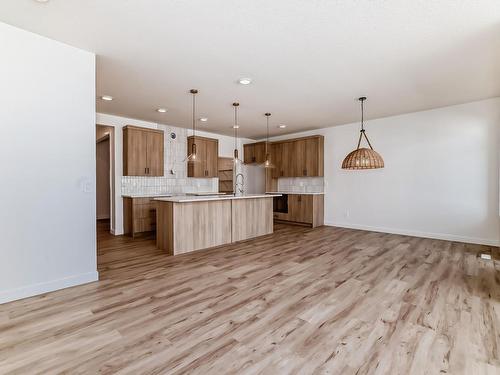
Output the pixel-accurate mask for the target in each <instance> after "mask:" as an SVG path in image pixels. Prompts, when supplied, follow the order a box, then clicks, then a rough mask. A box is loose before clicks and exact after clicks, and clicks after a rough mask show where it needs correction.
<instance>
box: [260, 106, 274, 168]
mask: <svg viewBox="0 0 500 375" xmlns="http://www.w3.org/2000/svg"><path fill="white" fill-rule="evenodd" d="M264 116H266V126H267V138H266V160H265V161H264V163H262V166H263V167H264V168H274V165H273V163H272V162H271V154H270V153H269V117H271V114H270V113H269V112H267V113H265V114H264Z"/></svg>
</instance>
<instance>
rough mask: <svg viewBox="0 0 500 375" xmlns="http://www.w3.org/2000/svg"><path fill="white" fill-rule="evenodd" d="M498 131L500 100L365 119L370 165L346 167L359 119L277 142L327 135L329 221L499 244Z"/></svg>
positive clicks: (355, 142) (423, 235) (366, 227)
mask: <svg viewBox="0 0 500 375" xmlns="http://www.w3.org/2000/svg"><path fill="white" fill-rule="evenodd" d="M365 108H366V109H367V111H366V112H367V113H368V114H369V110H370V109H369V102H368V105H367V106H366V107H365ZM499 129H500V98H493V99H489V100H483V101H477V102H472V103H467V104H462V105H456V106H450V107H444V108H439V109H434V110H429V111H422V112H415V113H409V114H405V115H400V116H393V117H387V118H382V119H377V120H371V121H367V122H366V131H367V135H368V137H369V138H370V141H371V142H372V145H373V146H374V148H375V150H377V151H378V152H379V153H380V154H381V155H382V157H383V158H384V160H385V168H384V169H380V170H369V171H345V170H342V169H341V167H340V166H341V163H342V160H343V158H344V157H345V156H346V155H347V154H348V153H349V152H350V151H352V150H353V149H354V148H355V147H356V144H357V139H358V134H359V124H358V123H355V124H348V125H343V126H335V127H330V128H324V129H319V130H316V131H308V132H303V133H297V134H289V135H286V136H283V137H276V138H273V140H277V139H283V138H293V137H296V136H303V135H311V134H322V135H324V136H325V223H326V224H329V225H334V226H340V227H348V228H356V229H365V230H373V231H380V232H388V233H398V234H406V235H414V236H419V237H430V238H438V239H447V240H455V241H462V242H471V243H479V244H487V245H494V246H498V245H499V210H498V207H499V186H498V185H499V183H498V181H499V165H498V163H499V161H498V149H497V147H498V139H499Z"/></svg>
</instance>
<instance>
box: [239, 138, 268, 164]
mask: <svg viewBox="0 0 500 375" xmlns="http://www.w3.org/2000/svg"><path fill="white" fill-rule="evenodd" d="M269 148H270V147H269V146H268V151H270V149H269ZM265 161H266V142H257V143H248V144H246V145H243V162H244V163H245V164H254V163H257V164H261V163H264V162H265Z"/></svg>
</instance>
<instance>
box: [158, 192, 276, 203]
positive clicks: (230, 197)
mask: <svg viewBox="0 0 500 375" xmlns="http://www.w3.org/2000/svg"><path fill="white" fill-rule="evenodd" d="M280 195H281V194H279V193H278V194H275V193H273V194H243V195H231V194H227V195H207V196H191V195H189V196H186V195H179V196H174V197H158V198H154V200H155V201H162V202H172V203H189V202H204V201H222V200H235V199H251V198H273V197H278V196H280Z"/></svg>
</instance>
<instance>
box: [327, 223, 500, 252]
mask: <svg viewBox="0 0 500 375" xmlns="http://www.w3.org/2000/svg"><path fill="white" fill-rule="evenodd" d="M325 225H327V226H330V227H339V228H348V229H358V230H365V231H370V232H380V233H389V234H399V235H403V236H411V237H421V238H431V239H435V240H445V241H453V242H464V243H471V244H477V245H486V246H495V247H498V246H500V240H494V239H487V238H475V237H466V236H457V235H454V234H444V233H427V232H419V231H412V230H405V229H395V228H384V227H372V226H367V225H358V224H350V223H335V222H330V221H329V222H325Z"/></svg>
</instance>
